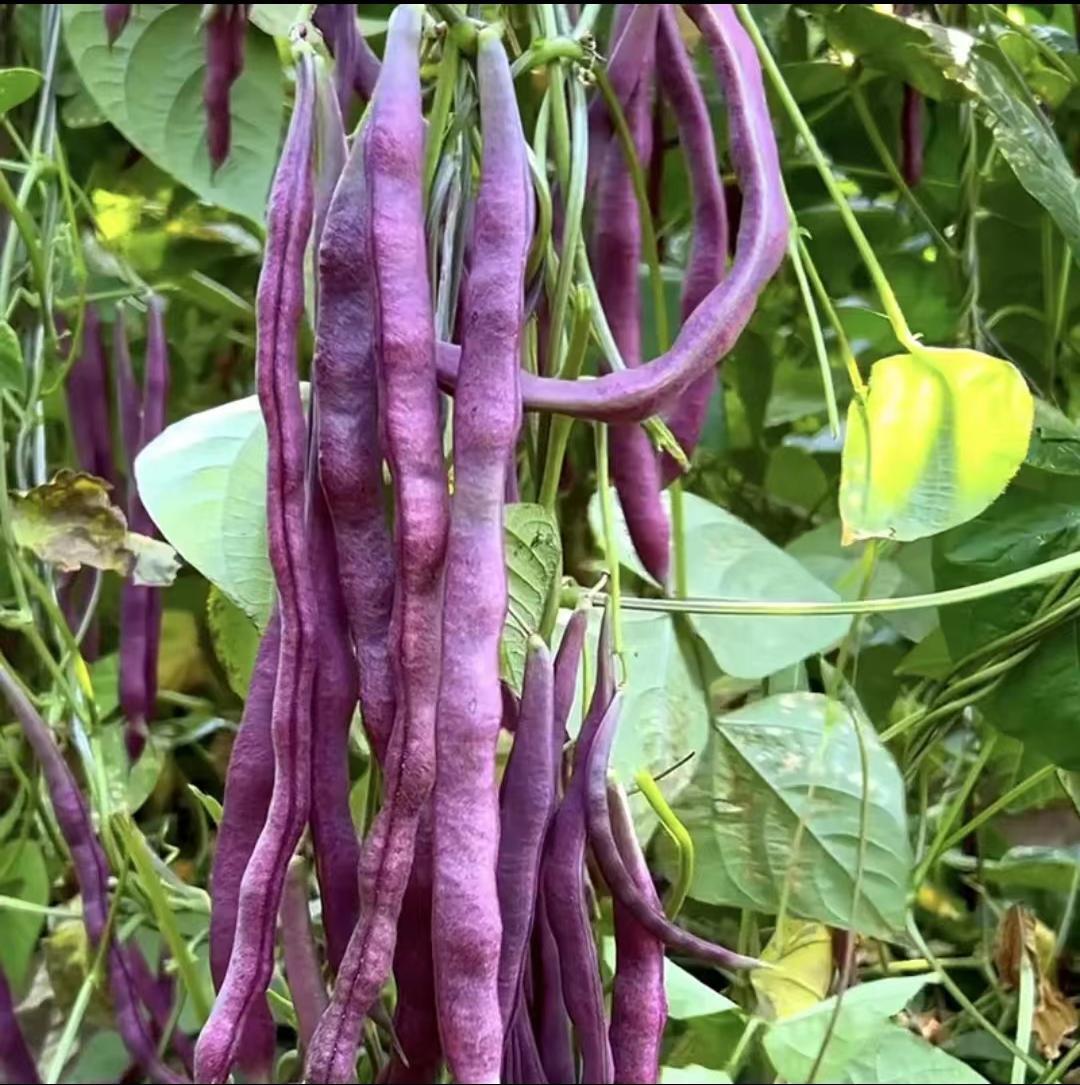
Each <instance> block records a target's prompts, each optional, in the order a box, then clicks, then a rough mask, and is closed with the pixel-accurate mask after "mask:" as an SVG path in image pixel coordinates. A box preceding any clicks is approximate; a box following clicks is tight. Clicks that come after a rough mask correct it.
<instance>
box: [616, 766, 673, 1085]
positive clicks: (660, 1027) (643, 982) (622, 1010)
mask: <svg viewBox="0 0 1080 1085" xmlns="http://www.w3.org/2000/svg"><path fill="white" fill-rule="evenodd" d="M608 798H609V808H610V810H611V832H612V835H613V836H614V838H615V844H616V846H617V848H618V849H619V854H620V855H621V856H622V858H623V862H624V863H625V864H626V868H627V870H628V871H629V873H630V877H631V878H633V880H634V884H635V885H636V886H637V887H638V889H639V890H640V892H641V893H642V895H643V896H644V897H645V898H646V899H647V900H649V901H650V903H651V904H652V905H653V907H654V908H656V909H660V908H661V907H662V905H661V903H660V898H659V897H658V896H657V895H656V887H655V886H654V885H653V881H652V877H651V875H650V874H649V868H648V866H647V865H646V863H645V856H644V855H643V854H642V852H641V845H640V844H639V843H638V839H637V835H636V834H635V832H634V819H633V817H632V816H631V814H630V806H629V804H628V803H627V801H626V796H625V795H624V794H623V792H622V789H621V788H619V787H618V786H617V785H616V786H609V788H608ZM614 913H615V982H614V984H613V986H612V990H611V1030H610V1035H611V1050H612V1052H613V1054H614V1056H615V1081H616V1082H618V1083H620V1085H622V1083H626V1085H652V1083H653V1082H656V1081H659V1080H660V1047H661V1044H662V1043H663V1039H664V1026H665V1025H666V1024H667V994H666V993H665V990H664V943H663V941H662V940H661V939H659V938H657V937H656V935H654V934H651V933H650V932H649V931H648V930H646V929H645V928H644V927H643V926H642V925H641V924H640V923H639V922H638V921H637V920H636V919H635V918H634V917H633V915H632V914H631V913H630V912H629V911H627V909H626V908H625V907H624V906H623V905H622V904H621V903H620V902H619V901H615V902H614Z"/></svg>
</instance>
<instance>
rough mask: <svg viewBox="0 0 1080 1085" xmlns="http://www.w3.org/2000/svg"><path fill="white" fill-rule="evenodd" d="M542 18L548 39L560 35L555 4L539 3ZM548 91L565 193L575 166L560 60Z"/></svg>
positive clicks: (559, 174) (551, 67)
mask: <svg viewBox="0 0 1080 1085" xmlns="http://www.w3.org/2000/svg"><path fill="white" fill-rule="evenodd" d="M540 18H541V20H542V21H543V25H544V36H545V37H546V38H548V39H554V38H557V37H558V36H559V27H558V24H557V23H556V21H555V11H554V8H553V5H551V4H542V5H540ZM548 94H549V95H550V97H551V134H552V141H553V145H554V151H555V172H556V176H557V177H558V178H559V185H560V187H561V188H562V190H563V191H564V192H566V191H567V190H568V189H569V187H570V169H571V165H572V155H571V149H570V115H569V113H568V111H567V108H566V72H565V71H564V69H563V66H562V61H561V60H559V59H555V60H553V61H552V62H551V63H550V64H549V65H548ZM564 252H565V250H564Z"/></svg>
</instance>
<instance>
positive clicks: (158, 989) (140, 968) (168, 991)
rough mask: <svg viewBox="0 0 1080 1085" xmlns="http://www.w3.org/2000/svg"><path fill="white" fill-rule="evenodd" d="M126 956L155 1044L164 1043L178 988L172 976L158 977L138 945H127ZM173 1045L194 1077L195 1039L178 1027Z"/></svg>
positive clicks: (170, 1041)
mask: <svg viewBox="0 0 1080 1085" xmlns="http://www.w3.org/2000/svg"><path fill="white" fill-rule="evenodd" d="M124 952H125V953H126V955H127V962H128V967H129V969H130V971H131V979H132V982H133V984H134V985H135V992H136V993H137V994H138V996H139V999H140V1001H141V1002H142V1004H143V1005H144V1006H145V1007H146V1009H147V1011H148V1012H149V1014H150V1026H151V1031H152V1032H153V1035H154V1040H155V1042H157V1043H160V1042H161V1037H162V1036H164V1035H165V1033H166V1031H167V1030H168V1029H169V1026H170V1024H171V1023H172V1021H173V1010H174V1006H173V994H174V991H175V984H174V982H173V980H172V978H171V977H169V976H165V975H163V976H161V977H158V976H155V975H154V973H153V972H152V971H151V970H150V966H149V965H148V964H147V963H146V958H145V957H143V955H142V953H141V952H140V950H139V947H138V946H137V945H136V944H135V942H134V941H131V942H128V943H127V945H125V947H124ZM169 1044H170V1046H171V1047H172V1049H173V1050H174V1051H175V1052H176V1054H177V1055H178V1056H179V1058H180V1061H181V1062H182V1063H183V1064H184V1069H185V1070H186V1071H187V1072H188V1073H189V1074H190V1073H191V1072H192V1067H193V1065H194V1062H195V1045H194V1043H192V1041H191V1037H190V1036H188V1035H187V1034H186V1033H184V1032H181V1031H180V1029H179V1028H178V1027H177V1028H174V1029H173V1030H172V1035H171V1036H170V1038H169Z"/></svg>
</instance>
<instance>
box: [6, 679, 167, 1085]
mask: <svg viewBox="0 0 1080 1085" xmlns="http://www.w3.org/2000/svg"><path fill="white" fill-rule="evenodd" d="M0 693H2V694H3V696H4V698H5V700H6V701H7V702H8V705H9V706H10V707H11V711H12V713H13V714H14V716H15V718H16V719H17V720H18V721H19V725H20V726H21V727H22V731H23V734H24V735H25V736H26V740H27V742H28V743H29V744H30V748H31V749H32V750H33V751H34V756H35V757H37V759H38V762H39V763H40V765H41V772H42V775H43V776H44V778H45V784H46V787H47V789H48V793H49V798H50V799H51V801H52V807H53V813H54V814H55V815H56V823H57V825H58V826H59V827H60V833H61V835H62V836H63V838H64V841H65V842H66V843H67V846H68V850H69V851H70V852H71V865H72V867H73V869H74V871H75V880H76V881H77V883H78V886H79V893H80V895H81V896H82V906H83V922H84V923H85V925H86V934H87V938H88V939H89V941H90V945H91V947H92V948H96V947H97V946H98V945H99V944H100V942H101V939H102V938H103V937H104V936H105V935H106V933H107V931H108V926H109V865H108V862H107V860H106V858H105V852H104V851H103V850H102V847H101V844H100V843H99V842H98V839H97V837H96V836H95V835H94V827H93V823H92V822H91V820H90V811H89V810H88V809H87V806H86V800H85V799H84V798H83V795H82V792H81V791H80V790H79V785H78V784H77V783H76V781H75V777H74V776H73V775H72V772H71V769H69V768H68V765H67V762H66V761H65V760H64V757H63V755H62V754H61V752H60V750H59V748H58V747H57V745H56V740H55V739H54V738H53V734H52V732H51V731H50V730H49V728H48V726H47V725H46V723H45V721H44V720H43V719H42V718H41V716H40V715H39V714H38V711H37V709H36V708H34V706H33V704H32V703H31V702H30V698H29V697H28V696H27V694H26V691H25V690H24V689H23V688H22V686H21V685H20V684H19V682H18V680H17V679H16V678H15V677H14V676H13V675H12V673H11V671H10V670H9V669H8V666H7V664H6V663H3V662H2V661H0ZM107 958H108V967H109V991H110V993H111V995H112V1001H113V1010H114V1012H115V1014H116V1027H117V1031H118V1032H119V1033H120V1038H121V1039H122V1040H123V1042H124V1046H125V1047H126V1048H127V1050H128V1051H129V1052H130V1054H131V1056H132V1057H133V1058H134V1059H135V1061H136V1062H137V1063H138V1064H139V1066H140V1068H141V1069H142V1071H143V1073H145V1074H146V1076H147V1077H149V1078H151V1079H152V1080H153V1081H158V1082H165V1083H166V1085H174V1083H175V1085H179V1083H182V1082H185V1081H186V1080H187V1079H186V1078H185V1077H183V1076H182V1075H180V1074H177V1073H176V1072H175V1071H174V1070H172V1069H170V1068H169V1067H168V1066H166V1065H165V1064H164V1063H163V1062H162V1061H161V1059H160V1057H159V1056H158V1053H157V1045H156V1044H155V1043H154V1039H153V1037H152V1036H151V1035H150V1030H149V1029H148V1027H147V1024H146V1022H145V1021H144V1020H143V1018H142V1015H141V1014H140V1012H139V1000H138V996H137V994H136V986H135V978H134V976H133V975H132V971H131V965H130V961H129V956H128V954H127V953H126V952H125V948H124V947H123V946H121V945H120V944H119V942H118V941H116V940H115V939H113V940H112V941H111V942H110V945H109V949H108V953H107Z"/></svg>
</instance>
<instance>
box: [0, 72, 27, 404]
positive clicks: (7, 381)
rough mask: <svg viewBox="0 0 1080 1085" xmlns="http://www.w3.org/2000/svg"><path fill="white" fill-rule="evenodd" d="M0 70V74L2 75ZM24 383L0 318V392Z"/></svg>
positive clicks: (11, 337)
mask: <svg viewBox="0 0 1080 1085" xmlns="http://www.w3.org/2000/svg"><path fill="white" fill-rule="evenodd" d="M3 74H4V73H3V72H0V75H3ZM25 384H26V372H25V370H24V369H23V354H22V347H21V346H20V345H19V337H18V336H17V335H16V334H15V330H14V328H12V326H11V325H10V324H9V323H8V322H7V321H6V320H0V392H19V393H21V392H22V390H23V388H24V387H25Z"/></svg>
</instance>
